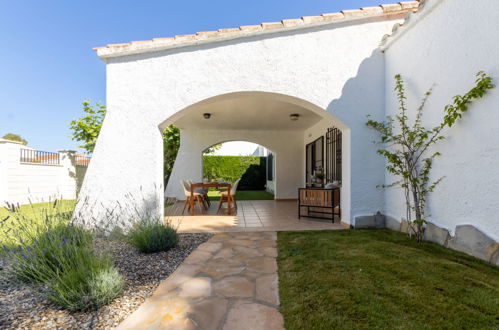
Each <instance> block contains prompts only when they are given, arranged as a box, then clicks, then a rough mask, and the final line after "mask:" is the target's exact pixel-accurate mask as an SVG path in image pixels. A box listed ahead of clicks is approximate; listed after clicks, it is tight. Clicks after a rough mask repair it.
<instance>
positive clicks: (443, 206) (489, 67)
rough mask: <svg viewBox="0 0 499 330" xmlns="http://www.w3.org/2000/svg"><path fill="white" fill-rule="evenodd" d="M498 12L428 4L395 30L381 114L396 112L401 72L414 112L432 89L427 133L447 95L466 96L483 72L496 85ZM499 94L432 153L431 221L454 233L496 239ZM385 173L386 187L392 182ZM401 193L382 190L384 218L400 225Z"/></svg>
mask: <svg viewBox="0 0 499 330" xmlns="http://www.w3.org/2000/svg"><path fill="white" fill-rule="evenodd" d="M497 17H499V6H498V5H497V1H495V0H483V1H480V3H479V4H478V2H475V1H467V0H445V1H435V0H431V1H426V2H425V8H423V10H422V11H421V12H420V13H418V14H417V15H414V16H413V17H411V20H410V21H409V22H408V23H407V24H406V25H405V26H404V27H403V28H400V29H399V31H397V33H396V35H395V37H394V38H393V39H394V40H392V41H390V42H389V43H388V44H387V47H388V48H387V49H386V50H385V54H386V84H387V88H386V111H387V115H393V114H395V113H396V112H397V106H398V104H397V102H396V95H395V93H394V91H393V87H394V80H393V76H394V75H395V74H397V73H400V74H402V76H403V77H404V79H405V82H406V91H407V96H408V105H409V107H410V108H411V109H415V108H416V107H417V106H418V105H419V103H418V102H419V101H420V99H421V97H422V95H423V93H424V92H425V91H426V90H427V89H428V88H430V87H431V86H432V84H435V85H434V89H433V94H432V95H431V96H430V98H429V100H428V102H427V105H426V107H425V109H426V111H425V114H424V118H423V120H424V125H426V126H427V127H431V126H434V125H436V124H438V123H440V121H441V118H442V117H443V109H444V106H445V105H446V104H449V103H451V100H452V97H453V96H454V95H457V94H460V95H462V94H464V93H465V92H467V91H468V90H469V89H470V88H471V87H472V86H473V84H474V80H475V76H474V75H475V73H476V72H478V71H480V70H483V71H485V72H486V73H487V74H489V75H490V76H492V77H493V79H494V82H495V84H496V85H497V83H498V81H499V80H498V79H499V42H498V41H499V29H498V25H497ZM498 104H499V88H498V87H496V88H495V89H493V90H492V91H490V92H489V93H488V94H487V95H486V96H485V97H484V98H483V99H481V100H478V101H476V102H474V103H473V104H472V105H471V106H470V108H469V111H468V112H467V113H466V114H464V116H463V118H462V119H461V120H460V121H459V122H458V123H457V124H456V125H455V126H454V127H452V128H450V129H446V130H445V134H446V135H447V139H446V140H444V141H442V142H440V143H438V145H437V146H436V147H435V148H434V149H433V150H438V151H440V152H441V153H442V156H441V157H440V158H438V159H436V161H435V162H434V166H433V172H432V178H433V180H435V179H438V178H441V177H444V179H443V181H442V182H441V183H440V185H439V186H438V187H437V189H436V190H435V192H434V193H432V194H431V195H430V197H429V200H428V210H427V214H428V215H429V217H428V219H429V220H430V221H431V222H433V223H434V224H435V225H437V226H438V227H442V228H445V229H447V230H448V231H449V232H450V234H451V235H455V234H456V227H457V226H460V225H467V224H469V225H473V226H474V227H476V228H478V229H480V230H481V231H483V232H485V233H487V235H489V236H490V237H492V238H494V239H495V241H496V242H497V241H499V214H498V196H499V167H498V166H497V164H498V163H499V148H498V141H499V130H498V129H497V127H498V125H497V123H499V111H498V110H499V109H498ZM391 179H392V178H391V177H390V176H389V175H388V174H387V183H389V182H391ZM401 197H402V195H401V193H400V191H397V190H396V189H389V190H386V193H385V200H386V203H385V213H386V214H387V215H389V216H391V217H393V218H395V219H397V220H399V221H400V219H401V218H402V217H404V216H405V211H404V210H405V208H404V207H405V206H404V202H403V199H402V198H401Z"/></svg>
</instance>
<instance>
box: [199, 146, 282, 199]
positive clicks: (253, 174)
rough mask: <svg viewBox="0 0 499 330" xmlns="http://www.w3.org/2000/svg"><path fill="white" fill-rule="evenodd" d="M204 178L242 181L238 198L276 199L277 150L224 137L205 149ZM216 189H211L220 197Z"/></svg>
mask: <svg viewBox="0 0 499 330" xmlns="http://www.w3.org/2000/svg"><path fill="white" fill-rule="evenodd" d="M202 160H203V181H207V182H210V181H211V182H213V181H222V182H223V181H225V182H231V183H234V182H236V180H238V179H239V180H240V181H239V183H238V189H237V191H236V196H235V198H236V200H273V199H274V192H275V177H276V175H275V171H274V169H275V152H273V151H272V150H270V149H268V148H266V147H265V146H262V145H259V144H257V143H253V142H250V141H224V142H220V143H217V144H215V145H213V146H211V147H209V148H208V149H206V150H204V151H203V159H202ZM217 192H218V191H217V190H216V189H211V190H210V191H209V197H210V199H212V200H217V199H219V198H220V197H219V194H217Z"/></svg>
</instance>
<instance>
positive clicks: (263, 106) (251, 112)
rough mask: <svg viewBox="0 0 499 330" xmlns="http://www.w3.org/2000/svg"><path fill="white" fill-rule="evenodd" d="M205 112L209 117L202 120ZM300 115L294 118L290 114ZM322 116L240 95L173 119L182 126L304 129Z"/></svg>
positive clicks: (280, 102) (277, 102)
mask: <svg viewBox="0 0 499 330" xmlns="http://www.w3.org/2000/svg"><path fill="white" fill-rule="evenodd" d="M204 113H210V114H211V118H210V119H205V118H204V117H203V114H204ZM295 113H297V114H299V115H300V117H299V119H298V120H297V121H292V120H291V119H290V117H289V116H290V115H291V114H295ZM321 119H322V117H321V116H319V115H317V114H316V113H314V112H312V111H310V110H307V109H305V108H303V107H300V106H297V105H295V104H291V103H287V102H284V101H281V100H275V99H272V98H266V97H265V98H262V97H255V96H239V97H237V98H230V99H223V100H217V101H215V102H207V103H200V104H197V105H196V106H194V107H192V108H191V109H189V111H187V112H186V114H185V115H183V116H182V117H180V118H179V119H177V120H176V121H175V125H176V126H177V127H179V128H181V129H193V128H194V129H232V130H285V131H291V130H305V129H307V128H308V127H311V126H312V125H315V124H316V123H318V122H319V121H320V120H321Z"/></svg>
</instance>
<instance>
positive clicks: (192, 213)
mask: <svg viewBox="0 0 499 330" xmlns="http://www.w3.org/2000/svg"><path fill="white" fill-rule="evenodd" d="M191 215H194V193H193V189H192V185H191Z"/></svg>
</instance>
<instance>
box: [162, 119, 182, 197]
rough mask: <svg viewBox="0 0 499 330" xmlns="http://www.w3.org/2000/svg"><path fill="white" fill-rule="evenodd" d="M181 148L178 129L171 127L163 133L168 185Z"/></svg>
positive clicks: (165, 170) (165, 178)
mask: <svg viewBox="0 0 499 330" xmlns="http://www.w3.org/2000/svg"><path fill="white" fill-rule="evenodd" d="M179 148H180V130H179V129H178V127H176V126H173V125H170V126H168V127H167V128H166V129H165V130H164V131H163V151H164V163H163V166H164V171H163V175H164V184H165V187H166V185H167V184H168V180H169V179H170V175H171V174H172V170H173V165H174V164H175V159H176V158H177V153H178V149H179Z"/></svg>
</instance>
